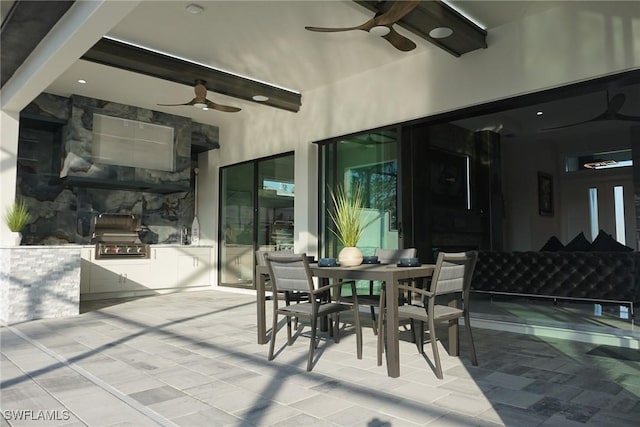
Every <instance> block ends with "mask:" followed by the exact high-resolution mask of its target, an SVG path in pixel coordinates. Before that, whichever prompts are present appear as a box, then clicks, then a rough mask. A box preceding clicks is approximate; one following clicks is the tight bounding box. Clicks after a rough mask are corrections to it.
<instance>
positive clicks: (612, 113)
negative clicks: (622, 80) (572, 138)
mask: <svg viewBox="0 0 640 427" xmlns="http://www.w3.org/2000/svg"><path fill="white" fill-rule="evenodd" d="M606 95H607V106H606V109H605V110H604V112H602V113H601V114H599V115H598V116H596V117H593V118H591V119H589V120H583V121H581V122H576V123H571V124H568V125H563V126H556V127H552V128H545V129H543V130H556V129H565V128H570V127H573V126H578V125H582V124H585V123H593V122H603V121H609V120H622V121H628V122H640V116H628V115H626V114H620V109H621V108H622V106H623V105H624V103H625V101H626V100H627V97H626V96H625V95H624V94H622V93H618V94H616V95H614V96H612V97H611V98H609V91H607V92H606Z"/></svg>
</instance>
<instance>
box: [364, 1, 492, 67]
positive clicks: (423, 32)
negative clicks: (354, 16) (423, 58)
mask: <svg viewBox="0 0 640 427" xmlns="http://www.w3.org/2000/svg"><path fill="white" fill-rule="evenodd" d="M354 1H355V2H356V3H358V4H360V5H362V6H364V7H366V8H367V9H369V10H371V11H373V12H376V13H377V12H383V13H384V12H386V11H387V10H389V8H391V6H392V5H393V2H391V1H382V2H380V1H360V0H354ZM398 25H400V26H401V27H402V28H405V29H407V30H409V31H411V32H412V33H414V34H416V35H417V36H419V37H421V38H423V39H425V40H427V41H428V42H430V43H433V44H434V45H436V46H438V47H439V48H441V49H444V50H445V51H447V52H449V53H450V54H452V55H454V56H457V57H458V56H461V55H463V54H465V53H467V52H471V51H473V50H476V49H481V48H482V49H484V48H486V47H487V40H486V38H487V32H486V31H485V30H483V29H482V28H480V27H478V26H477V25H476V24H474V23H473V22H471V21H470V20H469V19H467V18H465V17H464V16H462V15H461V14H460V13H458V12H456V11H455V10H453V9H452V8H451V7H449V6H447V5H446V4H445V3H443V2H441V1H421V2H420V4H418V7H416V8H415V9H413V10H412V11H411V12H409V13H408V14H407V15H405V16H404V17H403V18H402V19H400V21H398ZM439 27H448V28H451V30H453V34H451V35H450V36H448V37H445V38H440V39H437V38H433V37H431V36H430V35H429V32H430V31H431V30H433V29H434V28H439Z"/></svg>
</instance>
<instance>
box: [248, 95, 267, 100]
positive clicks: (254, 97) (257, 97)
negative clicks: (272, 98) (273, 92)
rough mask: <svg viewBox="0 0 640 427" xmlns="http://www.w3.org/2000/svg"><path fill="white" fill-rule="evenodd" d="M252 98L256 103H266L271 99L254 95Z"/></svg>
mask: <svg viewBox="0 0 640 427" xmlns="http://www.w3.org/2000/svg"><path fill="white" fill-rule="evenodd" d="M252 98H253V100H254V101H258V102H265V101H268V100H269V97H268V96H264V95H253V97H252Z"/></svg>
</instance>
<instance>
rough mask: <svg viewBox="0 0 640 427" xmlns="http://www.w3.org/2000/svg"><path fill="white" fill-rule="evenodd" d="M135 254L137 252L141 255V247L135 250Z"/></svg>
mask: <svg viewBox="0 0 640 427" xmlns="http://www.w3.org/2000/svg"><path fill="white" fill-rule="evenodd" d="M136 252H138V253H139V254H141V253H142V246H139V247H137V248H136Z"/></svg>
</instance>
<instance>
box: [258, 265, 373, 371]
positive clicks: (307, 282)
mask: <svg viewBox="0 0 640 427" xmlns="http://www.w3.org/2000/svg"><path fill="white" fill-rule="evenodd" d="M265 258H266V263H267V266H268V267H269V274H270V277H271V287H272V289H273V293H274V295H276V294H277V293H286V292H307V293H308V294H309V295H310V298H309V301H307V302H300V303H299V304H294V305H285V306H284V307H280V306H279V305H278V298H276V297H274V298H273V328H272V330H271V331H272V332H271V342H270V343H269V360H273V351H274V348H275V342H276V334H277V332H278V316H286V318H287V344H288V345H291V344H292V340H291V318H292V317H295V318H307V319H309V320H310V323H311V341H310V342H309V357H308V360H307V371H311V369H312V368H313V353H314V349H315V348H316V345H317V343H316V328H317V323H318V319H319V318H320V317H322V316H328V317H329V318H330V320H329V330H331V328H332V323H334V324H335V331H334V333H333V339H334V341H335V342H336V343H338V342H339V341H340V328H339V326H338V323H339V317H338V319H334V317H335V316H336V315H338V314H339V313H341V312H343V311H348V310H351V311H352V312H353V317H354V324H355V328H356V354H357V358H358V359H362V329H361V327H360V316H359V314H358V298H357V295H356V294H355V283H353V284H352V285H351V288H352V291H353V293H354V296H355V297H354V298H353V303H352V304H345V303H343V302H335V301H331V299H329V300H327V299H326V298H323V295H326V293H327V291H330V290H331V289H332V288H335V289H336V290H337V288H338V287H340V286H342V283H334V284H330V285H325V286H320V287H318V288H317V289H316V288H315V286H314V284H313V277H312V273H311V269H310V268H309V261H308V259H307V256H306V254H295V255H294V254H291V255H289V256H272V255H271V254H267V255H266V257H265Z"/></svg>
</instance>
